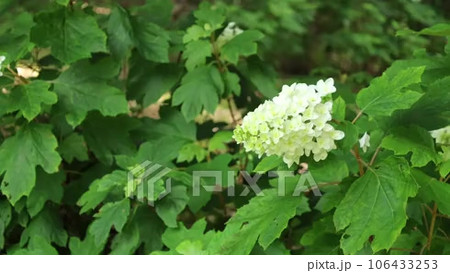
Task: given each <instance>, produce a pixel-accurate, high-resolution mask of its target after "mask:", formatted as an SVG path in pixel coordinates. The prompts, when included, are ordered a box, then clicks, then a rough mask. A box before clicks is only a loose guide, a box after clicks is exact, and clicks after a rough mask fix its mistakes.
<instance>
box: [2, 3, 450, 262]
mask: <svg viewBox="0 0 450 273" xmlns="http://www.w3.org/2000/svg"><path fill="white" fill-rule="evenodd" d="M21 2H24V1H12V0H7V1H2V3H1V4H0V22H1V24H0V56H4V58H0V72H1V74H0V75H1V77H0V88H1V92H0V133H1V134H0V254H4V253H6V254H359V253H373V254H419V253H420V254H423V253H424V254H449V253H450V252H449V251H450V248H449V247H448V240H450V238H449V237H448V234H450V228H449V227H450V225H449V218H450V207H449V204H448V199H449V197H450V185H449V181H448V178H449V172H450V147H449V144H450V143H448V140H449V139H450V138H449V136H448V132H449V130H448V127H447V129H441V128H444V127H446V126H448V125H449V124H450V123H449V116H450V115H449V114H450V112H449V109H450V96H449V94H450V90H449V88H450V55H449V54H450V46H449V45H448V37H449V36H450V24H449V23H448V22H446V21H445V19H444V18H446V17H447V18H448V16H449V14H448V11H449V10H450V9H449V6H448V3H447V2H445V1H409V0H395V1H371V0H367V1H357V0H339V1H325V0H320V1H313V0H282V1H281V0H265V1H260V0H250V1H228V0H220V1H200V4H198V3H197V2H199V1H166V0H148V1H133V0H128V1H70V0H66V1H63V0H57V1H47V0H45V1H44V0H42V1H26V2H27V3H26V4H25V3H23V4H22V3H21ZM236 2H239V3H240V4H236ZM241 2H242V3H241ZM445 12H447V14H446V13H445ZM329 77H332V78H334V83H335V84H336V89H337V91H336V92H334V93H333V92H331V91H330V92H327V93H326V95H327V97H326V100H329V103H328V104H326V105H327V109H325V110H326V114H327V115H329V117H328V118H327V119H326V121H325V122H329V124H328V123H327V126H329V127H328V129H329V130H332V131H333V132H339V134H340V135H339V137H334V138H333V139H332V142H333V145H331V146H330V147H329V149H326V152H325V153H322V154H321V156H320V158H319V159H320V160H321V161H319V162H316V161H314V159H313V158H312V156H305V155H303V150H302V156H301V157H298V156H297V154H295V155H294V156H293V157H294V158H292V160H289V162H288V163H289V166H288V165H287V164H286V163H285V161H286V160H284V161H283V158H280V157H279V156H277V154H280V153H276V152H272V153H271V154H272V155H269V156H263V157H262V158H260V157H259V156H261V155H262V154H263V152H261V153H259V154H256V153H254V152H252V150H253V149H252V148H251V147H250V148H248V147H244V146H242V145H239V144H238V143H236V140H235V139H234V137H236V134H235V135H233V130H234V129H235V128H236V127H238V125H240V124H242V119H243V116H245V115H246V114H248V113H249V112H251V111H254V110H255V109H256V108H257V107H258V105H260V104H262V103H264V101H267V100H268V99H272V98H274V97H275V98H276V96H277V95H278V94H279V91H280V90H281V89H282V88H283V87H282V85H283V84H286V85H288V86H291V87H292V88H291V89H292V90H291V91H289V90H290V89H289V88H288V87H287V86H285V87H284V90H288V89H289V90H288V91H289V92H295V90H294V89H295V86H296V85H292V84H293V83H295V82H303V83H306V84H309V85H311V84H315V83H316V82H317V81H318V80H319V79H320V78H323V79H326V78H329ZM319 84H321V85H322V88H324V89H326V88H328V87H324V86H325V85H326V84H328V85H333V81H332V80H329V81H326V82H323V81H319V82H318V84H317V85H319ZM304 86H306V85H304ZM311 86H312V85H311ZM333 88H334V87H333ZM333 91H334V89H333ZM286 92H287V91H286ZM331 93H333V94H331ZM320 99H321V98H319V100H320ZM331 102H332V104H331ZM284 103H285V104H286V105H291V102H290V101H288V100H287V101H285V102H284ZM324 103H325V101H324ZM266 105H270V102H267V103H266ZM292 105H293V104H292ZM315 105H316V104H315ZM319 105H325V104H319ZM331 105H332V106H331ZM311 107H314V106H311ZM260 109H263V110H264V109H265V108H264V107H263V108H260ZM288 110H289V109H284V108H282V107H281V108H280V109H278V110H277V111H281V112H282V113H281V114H282V115H281V116H282V117H283V119H285V120H287V121H288V120H291V119H292V116H293V115H284V112H283V111H285V112H286V111H288ZM290 110H293V111H294V110H295V111H297V110H298V109H296V108H295V107H294V109H290ZM290 110H289V111H290ZM316 110H317V109H316ZM325 110H324V111H325ZM260 112H261V111H260ZM263 112H264V113H263V116H264V119H267V120H269V119H270V120H272V118H273V117H272V116H270V113H268V112H267V111H263ZM300 112H302V111H300ZM299 114H300V113H298V112H296V114H295V115H299ZM247 119H248V118H247ZM252 122H253V123H255V124H259V123H261V122H262V121H261V120H260V119H259V118H258V117H256V118H254V119H253V120H252ZM283 122H284V120H283ZM302 122H303V121H302ZM302 122H300V123H299V124H302ZM268 126H269V127H270V126H271V123H270V122H269V124H268ZM238 128H239V127H238ZM266 129H267V128H266ZM291 129H292V130H291ZM291 129H290V130H291V131H292V132H293V135H292V139H294V140H296V141H297V142H298V138H296V137H297V136H298V135H297V134H296V133H295V132H294V131H295V130H294V129H295V128H291ZM439 129H441V130H439ZM238 130H239V129H238ZM249 130H251V128H250V129H249ZM436 130H438V131H436ZM256 131H258V130H256ZM291 131H290V132H291ZM319 131H320V130H319ZM431 131H433V133H430V132H431ZM235 132H236V131H235ZM316 133H317V134H320V133H321V132H316ZM341 133H342V134H343V135H345V136H344V138H343V139H341ZM252 137H254V139H252V141H253V142H252V143H253V144H252V145H253V146H255V145H258V142H262V141H263V140H262V138H261V137H262V135H261V134H256V136H253V135H252ZM290 139H291V138H290ZM334 140H336V144H334ZM268 143H269V144H268V145H265V146H264V147H265V149H264V152H267V151H269V150H270V151H271V149H275V148H276V147H275V146H274V145H272V144H270V142H268ZM266 144H267V143H266ZM306 144H307V143H303V142H302V143H290V144H289V145H291V146H292V149H288V150H287V151H285V152H289V151H290V150H295V149H296V148H298V147H303V146H302V145H306ZM291 146H289V147H291ZM274 147H275V148H274ZM245 148H248V149H245ZM148 162H151V164H152V165H151V167H149V166H147V165H145V164H147V163H148ZM294 162H296V163H297V162H298V164H293V163H294ZM292 164H293V165H292ZM291 165H292V166H291ZM147 167H148V168H150V169H146V168H147ZM156 170H158V172H160V173H158V175H159V174H161V175H159V176H158V175H156V176H155V177H156V178H155V179H153V177H144V178H143V179H140V178H142V176H143V175H144V176H145V175H146V174H147V172H148V171H150V173H151V174H154V172H156ZM198 171H220V172H219V174H218V175H217V176H216V177H207V176H204V177H200V178H199V177H198V176H197V174H198ZM244 171H246V172H244ZM270 171H280V172H279V174H281V172H283V173H285V172H288V173H289V174H290V175H288V176H286V177H284V178H285V180H284V182H285V183H284V184H283V186H284V187H281V186H280V185H281V183H282V182H281V179H280V177H274V176H273V175H271V173H270ZM130 174H131V175H132V176H131V178H130ZM311 177H312V178H313V179H314V181H315V183H316V184H317V185H302V187H300V188H299V187H298V185H299V181H303V180H302V179H304V178H311ZM138 178H139V179H138ZM217 181H218V182H217ZM169 182H170V183H169ZM150 183H151V184H150ZM196 183H198V184H196ZM149 185H153V186H154V187H152V188H150V186H149ZM197 186H200V190H199V188H198V187H197ZM212 188H214V190H212ZM280 188H282V189H283V191H282V192H280ZM318 191H319V192H320V193H321V195H318V194H317V192H318ZM136 192H137V194H136ZM428 223H433V224H432V225H429V224H428Z"/></svg>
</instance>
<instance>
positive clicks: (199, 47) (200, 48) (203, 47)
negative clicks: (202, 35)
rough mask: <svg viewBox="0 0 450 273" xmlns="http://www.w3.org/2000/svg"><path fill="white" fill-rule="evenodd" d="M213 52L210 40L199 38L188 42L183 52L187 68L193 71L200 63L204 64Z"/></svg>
mask: <svg viewBox="0 0 450 273" xmlns="http://www.w3.org/2000/svg"><path fill="white" fill-rule="evenodd" d="M211 54H212V46H211V43H210V42H209V41H208V40H198V41H193V42H190V43H188V44H187V45H186V50H185V51H184V52H183V58H184V59H186V68H187V70H188V71H191V70H193V69H194V68H196V67H197V66H199V65H204V64H205V63H206V58H208V57H210V56H211Z"/></svg>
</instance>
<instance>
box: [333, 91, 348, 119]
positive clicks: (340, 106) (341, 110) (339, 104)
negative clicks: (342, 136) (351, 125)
mask: <svg viewBox="0 0 450 273" xmlns="http://www.w3.org/2000/svg"><path fill="white" fill-rule="evenodd" d="M332 115H333V118H334V119H336V120H338V121H343V120H345V100H344V99H343V98H342V97H340V96H339V97H337V98H336V99H335V100H334V102H333V109H332Z"/></svg>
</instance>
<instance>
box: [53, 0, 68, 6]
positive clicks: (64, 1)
mask: <svg viewBox="0 0 450 273" xmlns="http://www.w3.org/2000/svg"><path fill="white" fill-rule="evenodd" d="M55 2H56V3H57V4H60V5H62V6H67V5H68V4H69V2H70V0H55Z"/></svg>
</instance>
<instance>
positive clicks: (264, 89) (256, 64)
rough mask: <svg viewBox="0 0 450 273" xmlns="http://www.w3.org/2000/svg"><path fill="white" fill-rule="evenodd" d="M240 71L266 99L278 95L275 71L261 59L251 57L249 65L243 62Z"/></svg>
mask: <svg viewBox="0 0 450 273" xmlns="http://www.w3.org/2000/svg"><path fill="white" fill-rule="evenodd" d="M238 69H239V71H240V72H241V73H242V74H243V75H245V77H246V78H247V79H249V80H250V81H251V83H252V84H253V85H255V86H256V88H257V89H258V91H259V92H261V93H262V94H263V95H264V96H265V97H267V98H272V97H275V96H276V95H277V94H278V90H277V88H276V83H275V77H276V73H275V70H274V69H273V67H271V66H269V65H268V64H267V63H264V62H263V61H261V60H260V59H259V58H257V57H253V58H252V57H250V58H249V59H248V60H247V64H245V63H243V62H242V64H240V65H239V67H238Z"/></svg>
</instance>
